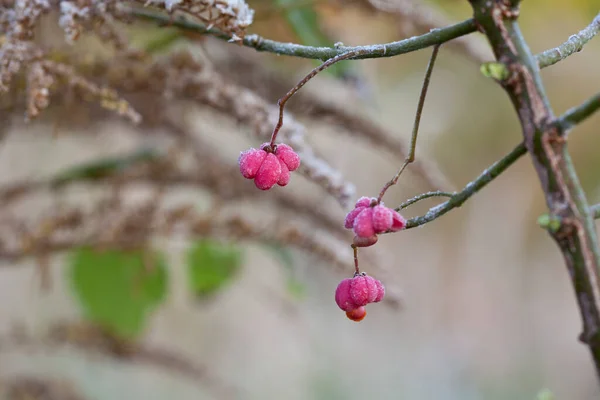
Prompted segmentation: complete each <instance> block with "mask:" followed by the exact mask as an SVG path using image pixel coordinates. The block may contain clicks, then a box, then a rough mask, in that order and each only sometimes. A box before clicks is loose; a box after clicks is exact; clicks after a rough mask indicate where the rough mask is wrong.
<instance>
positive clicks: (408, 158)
mask: <svg viewBox="0 0 600 400" xmlns="http://www.w3.org/2000/svg"><path fill="white" fill-rule="evenodd" d="M440 46H441V44H436V45H435V46H433V52H432V53H431V58H430V59H429V64H427V71H426V72H425V79H423V87H422V88H421V95H420V96H419V104H418V105H417V113H416V114H415V122H414V124H413V130H412V135H411V137H410V148H409V151H408V155H407V156H406V159H405V160H404V163H403V164H402V166H401V167H400V169H399V170H398V172H397V173H396V175H395V176H394V177H393V178H392V179H391V180H390V181H388V182H387V183H386V184H385V186H383V188H382V189H381V192H379V196H378V197H377V204H379V203H381V199H382V198H383V195H384V194H385V192H386V191H387V190H388V189H389V188H390V187H391V186H393V185H395V184H396V183H397V182H398V178H400V175H401V174H402V172H403V171H404V168H406V166H407V165H408V164H410V163H412V162H413V161H415V152H416V148H417V135H418V133H419V124H420V122H421V114H422V113H423V107H424V106H425V97H426V96H427V89H428V88H429V82H430V81H431V74H432V72H433V67H434V65H435V60H436V58H437V54H438V51H439V49H440Z"/></svg>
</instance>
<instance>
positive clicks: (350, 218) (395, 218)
mask: <svg viewBox="0 0 600 400" xmlns="http://www.w3.org/2000/svg"><path fill="white" fill-rule="evenodd" d="M344 226H345V227H346V229H352V230H353V231H354V234H355V235H356V237H357V238H356V239H355V242H357V243H355V244H357V245H359V246H360V247H365V246H370V245H372V244H374V243H375V242H376V241H377V234H379V233H384V232H397V231H399V230H401V229H404V227H405V226H406V219H404V217H403V216H402V215H400V213H398V212H397V211H396V210H393V209H391V208H389V207H386V206H385V205H384V204H383V203H377V199H375V198H370V197H361V198H360V199H358V201H357V202H356V205H355V206H354V210H352V211H350V212H349V213H348V214H347V215H346V220H345V221H344ZM361 244H362V246H361Z"/></svg>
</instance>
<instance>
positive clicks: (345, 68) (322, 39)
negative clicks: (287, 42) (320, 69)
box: [275, 0, 352, 78]
mask: <svg viewBox="0 0 600 400" xmlns="http://www.w3.org/2000/svg"><path fill="white" fill-rule="evenodd" d="M297 2H298V0H275V4H276V5H277V6H279V7H281V11H282V14H283V15H284V17H285V19H286V21H287V22H288V24H289V26H290V27H291V28H292V30H293V31H294V33H295V34H296V36H298V39H299V41H300V43H302V44H305V45H307V46H316V47H331V46H333V44H334V43H333V41H332V40H331V39H330V38H328V37H327V35H326V34H325V33H324V32H323V30H322V29H321V24H320V21H319V15H318V14H317V12H316V11H315V10H314V8H313V7H312V5H311V4H305V5H302V6H297V5H296V3H297ZM320 64H321V63H320V62H318V61H317V62H316V65H320ZM351 70H352V67H351V64H349V63H345V62H341V63H337V64H334V65H332V66H331V67H329V68H328V69H327V70H326V71H328V72H330V73H332V74H333V75H334V76H336V77H338V78H347V77H349V76H351V75H352V73H351Z"/></svg>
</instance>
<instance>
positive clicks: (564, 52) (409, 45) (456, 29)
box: [129, 7, 600, 68]
mask: <svg viewBox="0 0 600 400" xmlns="http://www.w3.org/2000/svg"><path fill="white" fill-rule="evenodd" d="M129 12H130V13H131V14H132V15H133V16H135V17H138V18H140V19H146V20H150V21H154V22H158V23H161V24H168V25H170V26H175V27H178V28H180V29H183V30H186V31H190V32H194V33H200V34H207V35H211V36H214V37H217V38H219V39H223V40H228V41H231V40H232V36H231V35H229V34H227V33H224V32H222V31H220V30H218V29H216V28H214V27H208V26H206V25H204V24H202V23H198V22H195V21H191V20H189V19H186V18H184V17H182V16H179V17H169V16H168V15H165V14H162V13H159V12H156V11H151V10H147V9H142V8H137V7H136V8H132V9H131V10H130V11H129ZM476 30H477V27H476V25H475V23H474V21H473V20H472V19H468V20H465V21H463V22H459V23H457V24H454V25H450V26H447V27H444V28H437V29H432V30H431V31H430V32H428V33H425V34H423V35H420V36H414V37H411V38H407V39H402V40H399V41H396V42H391V43H385V44H373V45H366V46H352V47H349V46H335V47H313V46H305V45H301V44H295V43H284V42H278V41H276V40H271V39H266V38H263V37H261V36H259V35H256V34H252V35H246V36H245V37H244V38H243V39H242V40H241V41H239V43H240V44H242V45H244V46H246V47H250V48H253V49H255V50H256V51H261V52H268V53H274V54H279V55H282V56H293V57H299V58H309V59H315V60H323V61H325V60H328V59H330V58H333V57H336V56H339V55H341V54H344V53H347V52H350V51H362V52H363V54H362V55H361V56H358V57H356V59H366V58H382V57H394V56H399V55H402V54H406V53H410V52H413V51H417V50H421V49H424V48H427V47H430V46H434V45H436V44H443V43H445V42H448V41H451V40H453V39H456V38H459V37H461V36H465V35H468V34H470V33H473V32H475V31H476ZM599 30H600V14H599V15H598V16H596V18H595V19H594V20H593V21H592V23H591V24H590V25H589V26H588V27H586V28H585V29H583V30H582V31H581V32H579V33H577V34H575V35H572V36H571V37H570V38H569V39H568V40H567V41H566V42H564V43H563V44H561V45H559V46H557V47H555V48H552V49H548V50H546V51H544V52H542V53H540V54H538V55H536V59H537V61H538V65H539V67H540V68H546V67H549V66H551V65H554V64H556V63H557V62H559V61H562V60H564V59H565V58H567V57H569V56H570V55H572V54H574V53H576V52H579V51H581V49H583V46H584V45H585V44H586V43H587V42H589V41H590V40H591V39H592V38H593V37H594V36H595V35H596V34H597V33H598V31H599Z"/></svg>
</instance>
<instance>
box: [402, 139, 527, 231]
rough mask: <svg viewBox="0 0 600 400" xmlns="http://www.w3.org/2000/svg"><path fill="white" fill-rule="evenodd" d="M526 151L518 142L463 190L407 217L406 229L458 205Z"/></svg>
mask: <svg viewBox="0 0 600 400" xmlns="http://www.w3.org/2000/svg"><path fill="white" fill-rule="evenodd" d="M526 152H527V150H526V148H525V145H524V144H523V143H521V144H519V145H518V146H517V147H515V148H514V149H513V150H512V151H511V152H510V153H508V154H507V155H506V156H504V157H503V158H502V159H501V160H498V161H496V162H495V163H494V164H492V165H491V166H490V167H489V168H487V169H486V170H484V171H483V172H482V173H481V174H480V175H479V176H478V177H477V178H476V179H475V180H473V181H471V182H469V183H468V184H467V185H466V186H465V187H464V189H463V190H461V191H460V192H458V193H455V194H453V195H452V196H451V197H450V199H449V200H447V201H445V202H443V203H442V204H439V205H437V206H435V207H433V208H431V209H429V211H427V213H426V214H425V215H423V216H420V217H415V218H411V219H409V220H408V221H407V222H406V229H410V228H416V227H417V226H421V225H424V224H426V223H428V222H431V221H433V220H434V219H437V218H439V217H441V216H442V215H444V214H446V213H447V212H448V211H450V210H452V209H453V208H456V207H460V206H461V205H462V204H463V203H464V202H465V201H467V199H468V198H469V197H471V196H473V195H474V194H475V193H477V192H479V191H480V190H481V189H483V188H484V187H485V186H486V185H487V184H488V183H490V182H491V181H493V180H494V179H495V178H496V177H497V176H498V175H500V174H501V173H503V172H504V171H505V170H506V169H507V168H508V167H510V166H511V165H512V164H514V162H515V161H517V160H518V159H519V158H520V157H521V156H522V155H524V154H525V153H526ZM431 193H438V194H437V195H438V196H444V195H447V193H440V192H430V193H425V195H427V194H431ZM434 195H435V194H433V195H432V196H434ZM432 196H427V197H432ZM417 197H418V196H417ZM417 197H415V198H413V199H410V200H408V201H406V202H404V203H403V204H402V205H400V206H399V207H398V208H397V209H401V208H404V207H406V206H407V205H409V204H412V203H414V202H416V201H418V200H420V199H417ZM423 198H425V197H423ZM415 199H417V200H415ZM413 200H414V201H413ZM407 203H409V204H407Z"/></svg>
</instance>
